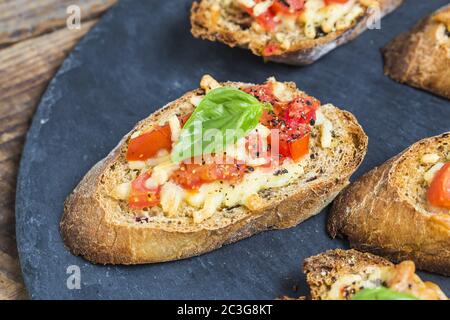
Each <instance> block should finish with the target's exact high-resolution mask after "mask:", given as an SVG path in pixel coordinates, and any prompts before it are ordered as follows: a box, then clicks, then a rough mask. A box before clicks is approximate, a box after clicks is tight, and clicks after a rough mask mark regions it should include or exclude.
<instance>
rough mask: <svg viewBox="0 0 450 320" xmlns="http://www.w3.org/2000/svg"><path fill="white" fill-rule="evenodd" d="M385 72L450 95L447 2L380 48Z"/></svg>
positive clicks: (405, 81)
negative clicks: (408, 30)
mask: <svg viewBox="0 0 450 320" xmlns="http://www.w3.org/2000/svg"><path fill="white" fill-rule="evenodd" d="M383 54H384V60H385V66H384V71H385V73H386V75H388V76H389V77H391V78H392V79H394V80H396V81H398V82H401V83H406V84H409V85H411V86H413V87H417V88H421V89H424V90H427V91H430V92H433V93H435V94H437V95H440V96H442V97H445V98H447V99H450V5H447V6H445V7H443V8H441V9H439V10H438V11H437V12H435V13H433V14H432V15H431V16H429V17H427V18H425V19H423V20H422V21H420V22H419V23H418V24H417V25H416V26H415V27H414V28H413V29H412V30H411V31H410V32H408V33H404V34H401V35H399V36H398V37H397V38H395V39H394V40H393V41H391V42H390V43H389V44H387V45H386V47H384V49H383Z"/></svg>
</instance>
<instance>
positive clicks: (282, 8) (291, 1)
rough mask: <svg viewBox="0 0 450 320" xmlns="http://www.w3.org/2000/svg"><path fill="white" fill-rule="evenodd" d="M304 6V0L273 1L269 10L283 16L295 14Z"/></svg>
mask: <svg viewBox="0 0 450 320" xmlns="http://www.w3.org/2000/svg"><path fill="white" fill-rule="evenodd" d="M304 6H305V0H275V1H274V3H273V5H272V6H271V7H270V10H272V11H273V12H276V13H278V12H280V13H284V14H297V13H298V12H299V11H301V10H302V9H303V7H304Z"/></svg>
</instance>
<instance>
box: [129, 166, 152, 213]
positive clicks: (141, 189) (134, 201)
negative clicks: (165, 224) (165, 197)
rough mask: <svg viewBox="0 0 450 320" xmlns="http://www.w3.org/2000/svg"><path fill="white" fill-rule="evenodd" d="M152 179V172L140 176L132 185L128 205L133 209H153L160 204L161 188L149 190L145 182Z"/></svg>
mask: <svg viewBox="0 0 450 320" xmlns="http://www.w3.org/2000/svg"><path fill="white" fill-rule="evenodd" d="M150 177H151V171H147V172H144V173H142V174H141V175H139V176H138V177H137V178H136V179H135V180H134V181H133V182H132V183H131V192H130V196H129V198H128V205H129V206H130V208H132V209H142V208H146V207H153V206H156V205H158V204H159V188H147V187H146V186H145V182H146V181H147V180H148V179H149V178H150Z"/></svg>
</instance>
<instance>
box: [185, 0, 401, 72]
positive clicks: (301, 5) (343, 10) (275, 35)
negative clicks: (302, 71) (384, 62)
mask: <svg viewBox="0 0 450 320" xmlns="http://www.w3.org/2000/svg"><path fill="white" fill-rule="evenodd" d="M401 3H402V0H201V1H199V2H194V4H193V5H192V10H191V25H192V29H191V30H192V34H193V35H194V36H195V37H197V38H202V39H208V40H211V41H221V42H223V43H225V44H227V45H229V46H231V47H235V46H238V47H242V48H247V49H250V50H251V51H252V52H253V53H254V54H256V55H258V56H262V57H264V58H265V59H266V60H271V61H275V62H280V63H286V64H291V65H306V64H311V63H313V62H315V61H316V60H318V59H319V58H320V57H322V56H323V55H325V54H326V53H328V52H329V51H331V50H333V49H334V48H336V47H337V46H340V45H342V44H344V43H346V42H349V41H351V40H353V39H354V38H355V37H357V36H358V35H359V34H360V33H362V32H363V31H364V30H366V29H367V28H368V27H370V26H372V25H375V23H376V22H377V21H378V19H381V18H382V17H383V16H385V15H386V14H388V13H390V12H391V11H393V10H394V9H396V8H397V7H398V6H399V5H400V4H401Z"/></svg>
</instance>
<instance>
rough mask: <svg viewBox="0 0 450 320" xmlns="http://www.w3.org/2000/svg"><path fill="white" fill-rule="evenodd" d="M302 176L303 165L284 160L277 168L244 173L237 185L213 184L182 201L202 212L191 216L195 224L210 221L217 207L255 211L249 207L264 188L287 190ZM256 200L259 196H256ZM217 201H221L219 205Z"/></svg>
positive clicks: (254, 208)
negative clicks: (243, 208)
mask: <svg viewBox="0 0 450 320" xmlns="http://www.w3.org/2000/svg"><path fill="white" fill-rule="evenodd" d="M303 173H304V169H303V166H302V163H301V162H299V163H294V162H292V161H290V160H285V161H284V163H283V164H282V165H281V166H278V167H277V168H275V169H273V168H256V169H255V171H253V172H250V173H246V174H245V175H244V177H243V179H242V181H240V182H239V183H236V184H231V183H228V182H222V183H220V182H214V183H207V184H204V185H202V186H201V187H200V188H199V190H198V191H197V192H186V193H184V200H185V201H186V202H187V203H188V204H189V205H191V206H194V207H197V208H202V210H200V211H199V212H198V213H194V221H197V222H201V221H203V219H207V218H209V217H210V216H211V215H212V214H213V213H214V212H216V211H217V210H218V209H220V207H222V206H225V207H228V208H229V207H233V206H236V205H243V206H246V207H247V208H252V209H253V210H256V209H258V208H257V207H255V205H254V204H252V203H250V201H252V200H251V199H254V198H255V196H258V192H259V191H261V190H263V189H267V188H277V187H282V186H286V185H288V184H289V183H291V182H293V181H295V180H296V179H298V178H299V177H300V176H302V175H303ZM258 197H259V196H258ZM219 199H220V201H219Z"/></svg>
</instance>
